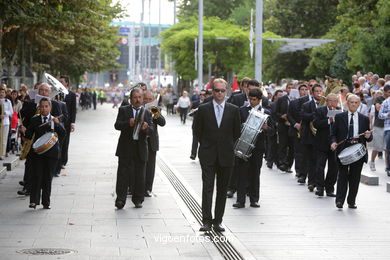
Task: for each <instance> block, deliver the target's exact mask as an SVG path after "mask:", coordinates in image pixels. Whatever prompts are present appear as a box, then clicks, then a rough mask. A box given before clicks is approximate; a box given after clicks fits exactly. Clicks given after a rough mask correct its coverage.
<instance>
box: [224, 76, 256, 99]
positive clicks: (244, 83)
mask: <svg viewBox="0 0 390 260" xmlns="http://www.w3.org/2000/svg"><path fill="white" fill-rule="evenodd" d="M249 80H251V79H250V78H247V77H244V78H243V79H242V80H241V81H240V86H239V88H240V90H239V91H235V92H232V93H231V94H230V97H229V98H228V99H227V100H226V102H228V103H232V99H233V97H234V96H235V95H239V94H242V93H246V90H247V88H248V82H249Z"/></svg>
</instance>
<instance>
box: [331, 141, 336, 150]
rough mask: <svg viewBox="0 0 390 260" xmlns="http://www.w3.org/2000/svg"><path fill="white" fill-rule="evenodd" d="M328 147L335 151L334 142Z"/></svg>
mask: <svg viewBox="0 0 390 260" xmlns="http://www.w3.org/2000/svg"><path fill="white" fill-rule="evenodd" d="M330 149H331V150H332V151H335V150H336V149H337V143H336V142H334V143H332V144H331V145H330Z"/></svg>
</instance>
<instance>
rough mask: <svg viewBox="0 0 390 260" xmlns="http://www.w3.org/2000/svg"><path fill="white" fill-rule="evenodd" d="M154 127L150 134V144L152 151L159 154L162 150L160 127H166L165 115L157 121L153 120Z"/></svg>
mask: <svg viewBox="0 0 390 260" xmlns="http://www.w3.org/2000/svg"><path fill="white" fill-rule="evenodd" d="M152 122H153V124H152V127H153V131H152V132H151V133H150V134H149V143H150V147H151V148H152V151H154V152H157V151H158V150H159V149H160V145H159V143H160V141H159V136H158V130H157V128H158V126H165V123H166V122H165V118H164V117H163V115H160V117H158V118H156V119H152Z"/></svg>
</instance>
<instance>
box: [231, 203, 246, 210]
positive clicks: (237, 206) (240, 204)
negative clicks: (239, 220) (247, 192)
mask: <svg viewBox="0 0 390 260" xmlns="http://www.w3.org/2000/svg"><path fill="white" fill-rule="evenodd" d="M233 207H234V208H237V209H241V208H245V204H244V203H241V202H237V203H234V204H233Z"/></svg>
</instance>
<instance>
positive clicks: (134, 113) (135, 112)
mask: <svg viewBox="0 0 390 260" xmlns="http://www.w3.org/2000/svg"><path fill="white" fill-rule="evenodd" d="M131 109H133V116H134V118H135V119H137V118H136V116H135V115H136V114H137V110H136V109H135V108H134V107H133V106H131ZM140 111H141V107H139V108H138V114H139V112H140ZM138 114H137V117H138Z"/></svg>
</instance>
